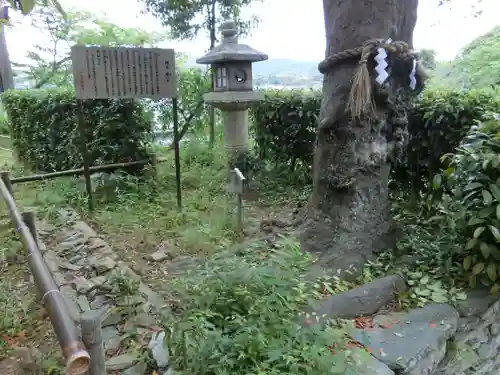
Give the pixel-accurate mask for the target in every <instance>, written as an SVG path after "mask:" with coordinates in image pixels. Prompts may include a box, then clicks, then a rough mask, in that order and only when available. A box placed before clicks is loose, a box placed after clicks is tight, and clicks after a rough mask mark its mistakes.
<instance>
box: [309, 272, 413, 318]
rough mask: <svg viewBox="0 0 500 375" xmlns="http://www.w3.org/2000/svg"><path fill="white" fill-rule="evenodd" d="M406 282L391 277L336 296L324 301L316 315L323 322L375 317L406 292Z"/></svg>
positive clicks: (395, 276)
mask: <svg viewBox="0 0 500 375" xmlns="http://www.w3.org/2000/svg"><path fill="white" fill-rule="evenodd" d="M406 289H407V286H406V283H405V281H404V280H403V279H402V278H401V277H400V276H397V275H390V276H386V277H382V278H380V279H377V280H374V281H372V282H371V283H368V284H365V285H362V286H360V287H358V288H354V289H351V290H349V291H347V292H344V293H340V294H336V295H334V296H331V297H328V298H326V299H324V300H323V301H322V302H321V303H320V306H319V308H317V309H316V315H317V316H319V317H321V320H323V321H324V320H327V319H351V318H356V317H359V316H364V315H373V314H375V313H376V312H377V311H379V310H380V309H381V308H382V306H384V305H386V304H387V303H389V302H391V301H393V300H394V298H395V296H396V293H400V292H404V291H406Z"/></svg>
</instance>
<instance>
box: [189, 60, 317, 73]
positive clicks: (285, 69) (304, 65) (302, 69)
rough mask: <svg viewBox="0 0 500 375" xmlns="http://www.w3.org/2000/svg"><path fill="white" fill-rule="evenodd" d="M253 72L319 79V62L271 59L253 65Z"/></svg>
mask: <svg viewBox="0 0 500 375" xmlns="http://www.w3.org/2000/svg"><path fill="white" fill-rule="evenodd" d="M187 65H189V66H194V65H197V64H196V58H194V57H190V58H189V59H188V60H187ZM253 72H254V73H255V74H256V75H261V76H282V75H288V74H294V75H297V76H304V77H318V76H320V73H319V72H318V61H301V60H293V59H269V60H266V61H262V62H258V63H255V64H254V65H253Z"/></svg>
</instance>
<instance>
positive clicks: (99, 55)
mask: <svg viewBox="0 0 500 375" xmlns="http://www.w3.org/2000/svg"><path fill="white" fill-rule="evenodd" d="M71 60H72V62H73V78H74V83H75V90H76V97H77V99H108V98H123V99H126V98H150V99H163V98H166V99H172V98H175V97H177V88H176V82H175V81H176V79H175V52H174V50H173V49H161V48H129V47H86V46H73V47H72V48H71Z"/></svg>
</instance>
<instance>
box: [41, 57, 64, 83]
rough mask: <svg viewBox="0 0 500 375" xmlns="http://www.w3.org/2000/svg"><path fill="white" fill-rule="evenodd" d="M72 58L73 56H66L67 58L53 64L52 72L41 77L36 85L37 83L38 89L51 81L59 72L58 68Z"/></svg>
mask: <svg viewBox="0 0 500 375" xmlns="http://www.w3.org/2000/svg"><path fill="white" fill-rule="evenodd" d="M69 60H71V56H66V57H65V58H63V59H61V60H59V61H57V62H55V63H54V64H53V65H52V71H51V72H50V73H48V74H47V75H46V76H45V77H44V78H43V79H41V80H40V81H39V82H38V83H37V84H36V85H35V88H36V89H39V88H41V87H42V86H43V85H45V84H46V83H47V82H49V81H50V80H51V79H52V77H54V76H55V75H56V73H57V69H59V68H60V67H61V65H63V64H64V63H65V62H67V61H69Z"/></svg>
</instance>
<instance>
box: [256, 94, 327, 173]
mask: <svg viewBox="0 0 500 375" xmlns="http://www.w3.org/2000/svg"><path fill="white" fill-rule="evenodd" d="M320 104H321V93H320V92H316V91H311V90H309V91H303V90H300V91H285V90H269V91H266V93H265V100H263V101H262V102H259V104H258V105H256V106H255V107H254V108H253V109H252V110H251V116H252V120H253V132H254V137H255V143H256V149H257V155H258V158H260V159H262V160H267V161H273V162H274V163H275V165H288V166H290V169H291V170H295V168H296V167H301V169H305V170H307V171H308V170H310V168H311V166H312V161H313V150H314V143H315V141H316V126H317V121H318V116H319V108H320Z"/></svg>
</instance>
